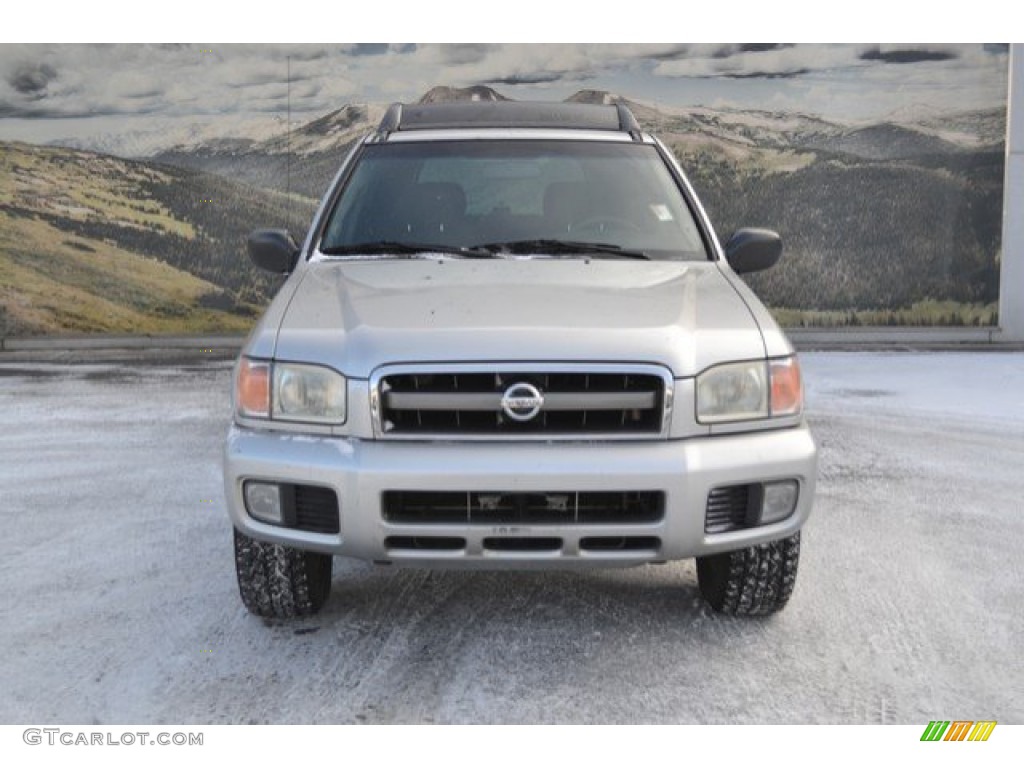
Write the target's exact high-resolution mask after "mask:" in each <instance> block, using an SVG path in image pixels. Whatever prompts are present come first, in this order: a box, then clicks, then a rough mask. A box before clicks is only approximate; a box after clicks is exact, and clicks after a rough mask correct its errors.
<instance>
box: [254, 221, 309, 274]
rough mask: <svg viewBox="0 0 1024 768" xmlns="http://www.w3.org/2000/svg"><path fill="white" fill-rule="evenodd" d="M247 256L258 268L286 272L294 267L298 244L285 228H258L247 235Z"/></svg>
mask: <svg viewBox="0 0 1024 768" xmlns="http://www.w3.org/2000/svg"><path fill="white" fill-rule="evenodd" d="M248 246H249V258H250V259H252V262H253V264H255V265H256V266H257V267H259V268H260V269H265V270H267V271H268V272H274V273H276V274H279V275H283V274H286V273H288V272H291V271H292V270H293V269H295V263H296V262H297V261H298V260H299V246H297V245H296V244H295V241H294V240H293V239H292V236H291V235H290V234H288V231H287V230H285V229H258V230H256V231H255V232H253V233H252V234H251V235H249V242H248Z"/></svg>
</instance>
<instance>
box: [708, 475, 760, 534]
mask: <svg viewBox="0 0 1024 768" xmlns="http://www.w3.org/2000/svg"><path fill="white" fill-rule="evenodd" d="M759 504H760V486H759V485H757V484H753V485H729V486H725V487H722V488H714V489H712V491H711V492H710V493H709V494H708V502H707V508H706V510H705V516H704V531H705V532H706V533H724V532H726V531H735V530H739V529H740V528H746V527H748V526H749V525H750V524H751V521H752V520H753V519H754V517H755V516H756V509H754V507H756V506H758V505H759Z"/></svg>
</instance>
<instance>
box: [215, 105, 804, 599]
mask: <svg viewBox="0 0 1024 768" xmlns="http://www.w3.org/2000/svg"><path fill="white" fill-rule="evenodd" d="M781 248H782V246H781V241H780V239H779V237H778V236H777V235H776V234H774V233H772V232H769V231H766V230H756V229H743V230H740V231H738V232H736V233H735V234H734V235H733V236H732V237H731V238H730V240H729V241H728V242H727V243H726V244H725V247H724V248H723V247H721V246H720V245H719V242H718V239H717V238H716V236H715V233H714V231H713V229H712V227H711V224H710V223H709V221H708V219H707V216H706V215H705V213H704V211H703V209H702V208H701V206H700V203H699V202H698V201H697V198H696V196H695V194H694V192H693V189H692V188H691V187H690V184H689V183H688V181H687V179H686V177H685V176H684V174H683V172H682V170H681V169H680V168H679V166H678V165H677V164H676V161H675V159H674V158H673V156H672V154H671V152H669V151H668V150H667V149H666V148H665V146H664V145H662V144H661V143H660V142H659V141H658V140H657V139H656V138H654V137H652V136H650V135H649V134H647V133H645V132H644V131H643V130H641V128H640V126H639V125H638V124H637V122H636V120H635V119H634V117H633V115H632V114H631V113H630V112H629V111H628V109H626V108H625V107H623V106H594V105H580V104H554V103H552V104H545V103H524V102H499V103H492V102H488V103H480V102H476V103H474V102H462V103H453V104H427V105H412V106H410V105H394V106H392V107H391V108H390V109H389V111H388V112H387V114H386V116H385V117H384V119H383V121H382V122H381V124H380V127H379V128H378V130H377V131H376V132H374V133H372V134H371V135H369V136H367V137H366V138H365V139H363V140H362V141H361V142H360V143H359V144H358V145H357V146H356V147H355V148H354V149H353V150H352V152H351V153H350V154H349V155H348V157H347V158H346V160H345V161H344V163H343V164H342V167H341V170H340V172H339V173H338V175H337V177H336V178H335V180H334V182H333V183H332V185H331V188H330V190H329V191H328V193H327V195H326V196H325V198H324V200H323V203H322V204H321V206H320V209H319V211H318V213H317V215H316V218H315V219H314V222H313V225H312V227H311V229H310V231H309V234H308V236H307V237H306V241H305V243H304V244H303V245H302V247H301V248H300V247H298V246H297V245H296V244H295V243H294V241H293V240H292V239H291V237H290V236H289V235H288V233H287V232H284V231H282V230H263V231H259V232H256V233H254V234H253V235H252V236H251V238H250V240H249V252H250V255H251V257H252V259H253V260H254V261H255V263H256V264H257V265H259V266H260V267H263V268H265V269H268V270H271V271H273V272H277V273H282V274H288V275H289V277H288V279H287V281H286V282H285V283H284V286H283V287H282V289H281V290H280V292H279V293H278V295H277V296H276V298H275V299H274V300H273V302H272V303H271V305H270V307H269V308H268V309H267V312H266V314H265V315H264V317H263V318H262V320H261V321H260V322H259V324H258V325H257V326H256V328H255V329H254V330H253V332H252V334H251V335H250V337H249V339H248V340H247V342H246V344H245V346H244V348H243V350H242V354H241V356H240V358H239V360H238V363H237V366H236V371H235V396H234V423H233V425H232V426H231V429H230V432H229V434H228V437H227V443H226V447H225V452H224V479H225V493H226V498H227V506H228V511H229V513H230V515H231V520H232V523H233V524H234V529H235V559H236V564H237V572H238V583H239V588H240V591H241V596H242V601H243V602H244V603H245V605H246V607H247V608H248V609H249V610H250V611H251V612H253V613H255V614H258V615H260V616H268V617H279V618H287V617H292V616H300V615H308V614H311V613H313V612H315V611H317V610H319V609H320V608H321V606H322V605H323V604H324V602H325V601H326V599H327V597H328V593H329V592H330V587H331V575H332V573H331V570H332V557H333V556H334V555H343V556H349V557H356V558H362V559H365V560H370V561H373V562H376V563H381V564H389V565H396V566H415V567H430V568H451V567H468V568H514V569H527V568H530V569H536V568H577V567H589V568H595V567H596V568H607V567H612V566H628V565H639V564H643V563H660V562H664V561H668V560H677V559H681V558H690V557H696V558H697V578H698V581H699V585H700V590H701V592H702V594H703V595H704V597H705V599H706V600H707V601H708V603H709V604H710V605H711V606H712V607H713V608H715V609H716V610H719V611H723V612H725V613H730V614H766V613H771V612H773V611H776V610H778V609H780V608H781V607H782V606H783V605H785V603H786V601H787V600H788V599H789V597H790V593H791V592H792V589H793V585H794V582H795V579H796V572H797V561H798V559H799V550H800V544H799V542H800V528H801V526H802V525H803V523H804V521H805V520H806V519H807V516H808V514H809V513H810V510H811V503H812V498H813V495H814V484H815V476H816V449H815V445H814V441H813V439H812V437H811V434H810V432H809V430H808V428H807V426H806V424H805V422H804V418H803V413H802V408H803V392H802V385H801V380H800V369H799V366H798V364H797V359H796V357H795V355H794V353H793V348H792V346H791V345H790V343H789V342H788V340H787V339H786V337H785V336H784V335H783V334H782V332H781V331H780V330H779V328H778V327H777V326H776V324H775V323H774V321H773V320H772V318H771V316H770V315H769V314H768V312H767V311H766V310H765V308H764V307H763V306H762V305H761V303H760V302H759V301H758V299H757V298H756V297H755V296H754V294H753V293H752V292H751V291H750V290H749V288H748V287H747V286H746V285H745V284H744V282H743V281H742V280H740V279H739V278H738V277H737V273H742V272H751V271H754V270H760V269H764V268H767V267H769V266H771V265H772V264H774V263H775V261H776V260H777V259H778V257H779V254H780V252H781Z"/></svg>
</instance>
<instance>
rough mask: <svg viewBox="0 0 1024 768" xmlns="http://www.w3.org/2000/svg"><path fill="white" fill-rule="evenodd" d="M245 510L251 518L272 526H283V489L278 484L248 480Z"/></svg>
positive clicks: (245, 491)
mask: <svg viewBox="0 0 1024 768" xmlns="http://www.w3.org/2000/svg"><path fill="white" fill-rule="evenodd" d="M243 491H244V494H245V508H246V510H247V511H248V512H249V516H250V517H254V518H256V519H257V520H261V521H262V522H264V523H270V524H271V525H281V524H282V523H283V522H284V518H283V516H282V514H281V488H280V486H278V485H277V484H276V483H257V482H254V481H252V480H248V481H246V483H245V486H244V489H243Z"/></svg>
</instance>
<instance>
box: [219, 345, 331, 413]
mask: <svg viewBox="0 0 1024 768" xmlns="http://www.w3.org/2000/svg"><path fill="white" fill-rule="evenodd" d="M271 382H273V386H271ZM235 404H236V409H237V411H238V415H239V416H242V417H246V418H255V419H276V420H279V421H299V422H309V423H315V424H343V423H344V422H345V417H346V381H345V377H344V376H342V375H341V374H340V373H338V372H337V371H334V370H331V369H330V368H324V367H323V366H319V365H305V364H302V363H271V362H270V361H266V360H249V359H248V358H242V360H241V361H240V362H239V365H238V374H237V380H236V382H235Z"/></svg>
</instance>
